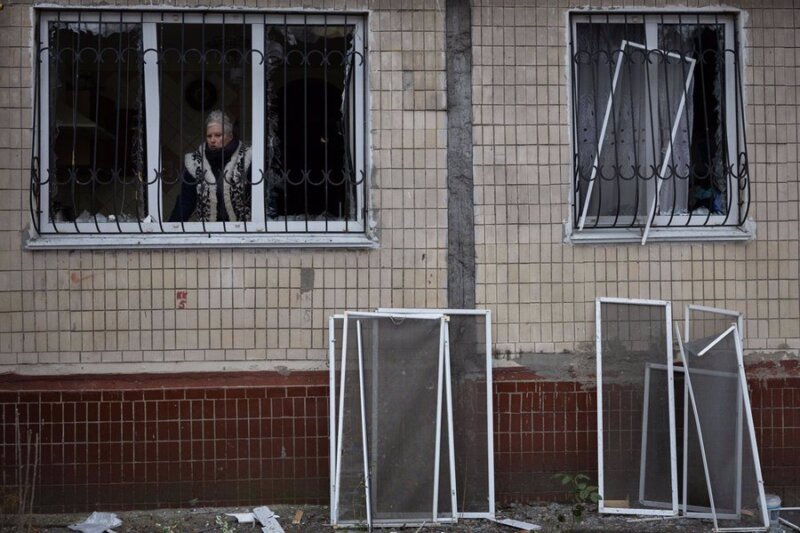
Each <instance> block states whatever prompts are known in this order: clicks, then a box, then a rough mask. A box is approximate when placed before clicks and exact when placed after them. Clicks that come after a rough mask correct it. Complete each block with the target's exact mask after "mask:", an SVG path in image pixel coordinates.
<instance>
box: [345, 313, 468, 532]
mask: <svg viewBox="0 0 800 533" xmlns="http://www.w3.org/2000/svg"><path fill="white" fill-rule="evenodd" d="M363 318H388V319H392V320H395V319H396V320H427V321H438V322H439V354H438V376H437V391H436V403H437V405H436V435H435V444H434V450H432V452H433V453H434V469H433V484H432V489H433V498H432V502H431V507H432V511H431V516H429V517H427V518H424V519H418V518H405V517H397V518H387V519H374V518H373V516H372V508H371V500H372V495H371V484H370V479H371V475H372V473H371V472H370V451H369V446H368V442H369V435H368V432H367V419H366V398H365V394H364V391H365V385H364V363H363V357H364V354H363V346H362V336H361V321H360V320H359V319H363ZM334 319H335V317H331V319H330V324H331V325H333V323H334ZM343 320H344V322H343V326H342V332H343V333H342V347H341V350H342V351H341V353H342V355H341V366H340V367H339V372H340V386H339V413H338V422H337V428H336V434H337V437H336V466H335V482H333V483H332V490H333V497H332V507H331V523H332V524H333V525H334V526H345V525H355V524H356V522H350V521H342V520H340V519H339V514H340V513H339V504H340V502H339V495H340V489H341V468H342V440H343V425H344V411H345V372H346V370H347V368H346V364H347V363H346V361H347V349H348V342H351V341H349V340H348V338H347V332H348V329H349V321H350V320H355V321H356V332H357V335H358V338H357V346H358V365H359V373H358V374H359V396H360V400H359V401H360V406H361V409H360V411H361V412H360V418H361V437H362V444H363V449H362V455H363V460H364V492H365V501H366V521H367V527H368V528H370V529H371V528H372V527H373V526H378V527H403V526H412V525H422V524H425V523H428V524H430V523H433V524H436V523H450V522H455V521H456V520H457V519H458V514H457V502H456V491H455V486H456V478H455V457H454V450H453V411H452V390H451V383H450V354H449V331H448V327H447V326H448V323H447V317H446V316H445V315H443V314H441V313H438V314H437V313H430V312H429V313H426V314H414V315H408V314H400V313H385V312H346V313H344V319H343ZM332 346H333V344H332ZM331 372H332V374H333V373H334V372H335V370H332V371H331ZM443 396H444V397H443ZM443 402H444V405H443ZM443 409H446V411H445V412H443ZM331 412H332V411H331ZM443 414H444V415H446V418H447V424H446V426H447V427H446V431H447V441H448V446H449V448H448V472H449V477H450V480H449V481H450V498H449V501H450V503H451V510H450V512H449V513H440V512H439V509H438V505H439V477H440V470H441V469H440V464H441V463H440V461H441V439H442V419H443V418H444V416H443ZM373 415H374V413H373Z"/></svg>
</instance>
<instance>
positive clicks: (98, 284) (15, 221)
mask: <svg viewBox="0 0 800 533" xmlns="http://www.w3.org/2000/svg"><path fill="white" fill-rule="evenodd" d="M73 4H77V2H73ZM81 4H84V5H85V4H86V3H85V2H81ZM213 4H214V5H225V6H231V7H232V6H245V5H246V6H247V7H254V8H268V7H276V8H284V9H285V8H289V7H292V8H298V7H305V8H314V9H318V8H321V9H325V10H330V11H337V10H352V11H367V10H369V12H370V15H369V22H368V23H369V29H370V36H369V49H370V51H369V71H370V72H369V82H370V89H371V104H370V106H371V109H370V119H371V129H372V131H371V133H372V134H371V138H370V140H371V143H372V166H373V172H372V176H371V180H372V181H371V184H370V186H371V194H372V196H371V205H372V207H373V213H374V217H375V219H376V222H377V226H378V232H379V238H380V248H379V249H377V250H370V251H345V250H341V251H333V250H331V251H310V250H230V249H225V250H199V251H185V250H179V251H175V250H165V251H147V250H141V251H139V250H130V251H95V252H89V251H75V252H66V251H37V252H28V251H23V249H22V243H23V240H24V231H25V230H26V228H27V227H28V225H29V222H28V221H29V214H28V186H29V180H30V174H29V171H28V169H29V165H30V150H29V147H30V140H31V133H30V124H31V109H30V100H31V69H30V66H31V57H30V55H31V52H30V42H31V38H32V36H31V20H32V15H31V5H30V3H23V2H14V3H13V4H12V5H6V7H5V9H4V10H3V11H0V189H2V191H1V192H2V194H0V372H2V371H8V370H18V371H24V372H58V371H66V372H83V371H90V372H103V371H125V370H135V371H140V370H153V371H158V370H212V369H224V368H225V369H228V368H230V369H235V368H271V367H275V366H288V367H295V368H307V367H312V368H314V367H316V368H321V367H324V364H325V359H326V358H327V317H328V316H329V315H330V314H332V313H335V312H342V311H344V310H346V309H371V308H375V307H378V306H392V307H404V306H405V307H441V306H443V305H444V304H445V298H446V297H445V284H446V279H447V276H446V271H445V262H444V257H445V246H446V234H445V232H446V228H445V221H446V218H447V217H446V194H445V189H444V187H445V171H444V161H445V155H446V154H445V148H446V136H445V130H444V128H445V111H444V109H445V96H444V94H445V93H444V53H443V47H444V33H443V29H444V17H443V13H442V11H441V9H440V5H438V4H437V3H431V2H424V1H416V2H405V1H400V2H397V1H394V2H388V1H384V2H374V3H369V2H357V1H356V2H349V1H340V0H337V1H315V2H303V3H302V6H300V5H298V4H297V3H290V2H252V1H249V2H246V3H245V2H233V3H231V2H224V3H222V2H213ZM180 5H186V6H189V5H208V3H206V2H203V3H202V4H190V3H180ZM311 278H313V288H312V289H311V290H305V289H303V288H301V279H305V280H309V279H311ZM178 291H187V304H186V309H178V307H179V303H178V301H177V296H178V294H177V293H178ZM37 363H48V365H41V364H38V365H37Z"/></svg>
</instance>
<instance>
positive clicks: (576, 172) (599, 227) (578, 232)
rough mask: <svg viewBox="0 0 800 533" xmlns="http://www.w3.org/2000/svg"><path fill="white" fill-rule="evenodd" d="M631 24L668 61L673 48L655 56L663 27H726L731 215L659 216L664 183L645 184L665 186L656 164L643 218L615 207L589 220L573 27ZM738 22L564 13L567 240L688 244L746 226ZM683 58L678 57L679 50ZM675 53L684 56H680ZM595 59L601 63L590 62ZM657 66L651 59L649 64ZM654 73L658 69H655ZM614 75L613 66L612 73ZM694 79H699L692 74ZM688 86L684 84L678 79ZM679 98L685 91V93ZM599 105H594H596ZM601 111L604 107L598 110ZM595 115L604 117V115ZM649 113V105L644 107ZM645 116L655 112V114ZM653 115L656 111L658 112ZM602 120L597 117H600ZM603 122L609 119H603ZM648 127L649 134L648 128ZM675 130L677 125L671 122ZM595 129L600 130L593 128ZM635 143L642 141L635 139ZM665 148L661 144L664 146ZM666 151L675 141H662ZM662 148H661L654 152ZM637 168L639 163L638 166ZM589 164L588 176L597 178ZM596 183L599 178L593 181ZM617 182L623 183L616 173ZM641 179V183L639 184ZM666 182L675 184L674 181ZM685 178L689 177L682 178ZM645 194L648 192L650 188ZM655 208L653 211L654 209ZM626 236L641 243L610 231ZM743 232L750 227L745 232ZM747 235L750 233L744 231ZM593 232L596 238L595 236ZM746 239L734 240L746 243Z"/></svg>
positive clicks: (726, 17) (721, 14)
mask: <svg viewBox="0 0 800 533" xmlns="http://www.w3.org/2000/svg"><path fill="white" fill-rule="evenodd" d="M587 23H588V24H608V23H611V24H631V25H641V26H643V27H644V29H645V33H646V34H647V49H648V52H647V53H648V54H653V53H659V52H666V53H669V54H670V56H672V55H674V54H675V51H673V50H663V51H661V50H658V31H659V25H660V24H685V25H700V24H717V25H722V26H724V28H725V35H724V39H725V41H724V47H723V49H722V50H723V54H724V63H725V76H724V84H725V86H726V92H725V97H724V98H723V99H722V100H723V106H724V112H723V115H724V117H723V119H724V125H723V126H721V127H723V128H724V130H725V131H724V135H725V137H724V141H723V145H724V147H725V149H726V150H727V151H728V157H727V161H726V163H727V169H728V171H729V172H726V180H727V191H726V195H727V198H728V212H727V214H724V215H722V214H712V213H710V212H709V213H708V214H692V213H686V214H677V213H675V212H674V209H675V207H673V213H672V214H669V215H665V214H659V213H658V205H660V204H659V202H660V200H661V199H660V197H659V196H660V191H661V184H660V183H657V185H656V187H652V186H650V185H649V184H650V182H651V181H652V180H656V181H657V182H660V181H668V180H662V179H661V178H659V176H660V175H661V174H662V173H663V169H662V168H661V167H662V166H664V167H666V168H669V165H666V164H664V165H662V163H665V162H664V161H658V160H656V159H655V157H654V159H653V161H652V162H653V173H654V174H653V175H652V176H649V177H648V178H647V179H646V180H643V184H644V186H645V187H648V186H649V188H654V189H656V190H654V191H653V193H648V198H647V203H648V207H649V209H648V211H649V212H648V213H647V214H646V216H638V215H637V216H630V215H622V214H620V213H619V211H620V209H619V207H618V208H617V211H618V213H617V215H616V216H613V215H600V216H596V215H590V214H588V213H586V212H585V211H586V210H587V209H588V204H589V201H588V195H587V197H586V198H583V199H582V198H581V182H586V183H587V185H585V187H591V186H592V185H593V181H594V180H584V179H583V178H582V177H581V171H580V168H579V161H580V154H579V143H578V128H579V121H578V107H579V106H578V100H579V98H578V88H579V85H578V73H577V59H576V57H577V55H576V54H578V53H580V51H577V50H576V45H577V25H578V24H587ZM742 31H743V28H742V26H741V16H740V13H739V11H736V10H714V11H712V10H708V9H695V10H693V9H686V10H681V11H679V12H676V11H665V10H659V9H651V10H628V9H626V10H613V11H605V12H603V11H596V10H592V11H591V12H590V11H587V10H572V11H570V12H569V13H568V37H567V45H568V53H567V59H568V62H569V68H568V69H567V72H568V87H567V88H568V101H569V102H570V126H569V127H570V144H571V147H572V160H571V162H570V170H571V180H570V215H569V220H568V222H567V225H566V231H567V235H568V237H572V238H574V239H575V240H576V241H583V240H586V241H587V242H590V241H594V240H598V241H599V242H602V241H605V240H608V241H614V242H615V241H617V240H619V239H620V238H621V239H622V240H624V241H627V240H632V241H633V240H640V241H641V242H642V244H644V243H645V242H646V241H647V239H648V234H650V237H649V238H651V239H653V238H665V237H666V238H670V237H672V236H674V237H675V238H678V239H685V238H690V236H691V235H692V233H695V232H704V233H706V234H709V235H713V234H714V233H719V234H720V235H722V233H721V231H724V230H727V232H726V233H725V236H723V238H732V237H733V236H734V235H737V233H730V231H731V230H740V229H742V228H743V227H744V226H745V225H746V223H747V222H748V214H749V208H750V192H749V187H750V165H749V159H748V156H747V137H746V120H745V119H746V117H745V107H744V105H745V103H744V73H743V68H744V52H743V50H742V48H743V45H742V39H741V32H742ZM678 52H680V51H678ZM622 53H623V52H622V51H620V50H616V51H613V50H612V51H611V55H612V56H613V57H619V55H620V54H622ZM678 55H681V54H680V53H678ZM594 61H599V59H595V60H594ZM652 61H655V60H651V62H652ZM656 67H658V65H656ZM612 69H613V67H612ZM696 77H698V75H696ZM682 81H686V80H682ZM653 84H654V82H653V81H652V80H651V81H648V82H647V85H648V87H647V90H648V94H650V92H649V91H650V90H651V89H652V87H651V86H652V85H653ZM684 96H687V95H686V91H685V90H684ZM653 97H655V98H656V99H657V98H658V95H657V94H656V95H652V94H650V99H651V101H652V98H653ZM613 98H614V94H613V90H612V92H611V93H610V94H609V100H608V102H606V105H607V106H609V105H612V101H613ZM598 103H599V101H598ZM600 107H604V106H600ZM600 107H598V110H599V111H600V113H601V114H602V109H600ZM648 107H651V106H650V105H648ZM647 113H653V111H652V109H650V111H647ZM656 114H657V113H656ZM601 118H602V117H601ZM605 118H606V119H608V117H607V116H606V117H605ZM650 122H651V120H648V121H647V128H648V135H650V133H649V132H650V129H651V128H652V127H653V125H652V124H651V123H650ZM674 126H677V124H675V125H674ZM598 128H599V124H598ZM605 130H606V127H603V128H602V129H601V130H599V131H598V132H597V134H598V135H600V133H601V132H605ZM606 135H607V134H604V135H603V137H602V138H600V139H598V141H599V142H600V143H601V144H602V143H603V142H604V141H603V139H604V138H605V136H606ZM638 141H639V142H640V143H641V142H642V140H641V139H639V140H638ZM649 144H650V143H649V141H646V146H645V148H646V149H647V150H648V155H651V154H650V153H651V152H655V151H654V150H653V149H652V147H651V146H650V145H649ZM664 144H665V143H664V142H662V143H661V145H664ZM666 144H668V145H669V146H670V147H671V146H672V144H673V142H672V140H670V141H669V142H667V143H666ZM727 147H735V148H736V149H735V150H728V148H727ZM659 148H661V147H659ZM593 154H594V156H596V155H597V147H595V151H594V152H593ZM640 166H641V164H640ZM594 167H596V165H594V164H593V169H592V174H594ZM594 179H603V178H599V177H595V178H594ZM614 179H616V180H620V179H622V178H621V177H620V176H619V175H616V176H615V178H614ZM637 179H638V178H637ZM668 179H676V178H675V177H672V178H668ZM687 179H688V178H687ZM648 190H649V189H648ZM653 203H655V205H653ZM621 230H627V232H631V231H632V230H635V231H636V233H637V234H638V238H625V237H624V236H622V235H616V234H615V232H619V231H621ZM745 230H747V228H745ZM747 231H749V230H747ZM593 234H594V235H593ZM743 237H745V236H738V237H737V238H743Z"/></svg>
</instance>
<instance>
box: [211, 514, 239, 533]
mask: <svg viewBox="0 0 800 533" xmlns="http://www.w3.org/2000/svg"><path fill="white" fill-rule="evenodd" d="M214 521H215V522H216V524H217V525H218V526H219V528H220V531H222V533H234V532H235V531H236V529H235V528H234V527H233V526H232V525H231V523H230V522H228V520H226V519H225V517H224V516H223V515H221V514H220V515H217V518H216V520H214Z"/></svg>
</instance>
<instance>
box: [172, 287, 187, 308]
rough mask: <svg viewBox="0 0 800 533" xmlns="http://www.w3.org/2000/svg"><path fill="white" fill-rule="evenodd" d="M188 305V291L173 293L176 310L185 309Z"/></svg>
mask: <svg viewBox="0 0 800 533" xmlns="http://www.w3.org/2000/svg"><path fill="white" fill-rule="evenodd" d="M188 304H189V291H175V306H176V307H177V308H178V309H186V306H187V305H188Z"/></svg>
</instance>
